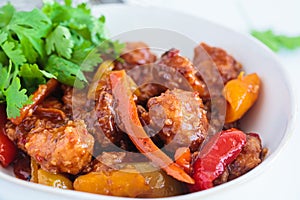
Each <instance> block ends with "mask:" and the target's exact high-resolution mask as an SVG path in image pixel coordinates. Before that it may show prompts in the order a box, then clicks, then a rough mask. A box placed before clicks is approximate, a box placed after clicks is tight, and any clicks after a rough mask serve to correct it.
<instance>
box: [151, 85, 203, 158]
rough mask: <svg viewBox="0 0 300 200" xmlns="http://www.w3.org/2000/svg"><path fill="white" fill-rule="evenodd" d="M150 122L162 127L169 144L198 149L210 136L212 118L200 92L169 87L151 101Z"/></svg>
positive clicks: (160, 130)
mask: <svg viewBox="0 0 300 200" xmlns="http://www.w3.org/2000/svg"><path fill="white" fill-rule="evenodd" d="M148 108H149V117H150V124H151V125H152V127H154V129H156V130H157V131H158V136H159V138H160V139H161V140H162V141H163V142H164V144H165V148H166V149H167V150H169V151H172V152H175V150H176V149H177V148H178V147H190V150H191V152H194V151H197V150H198V149H199V147H200V145H201V144H202V142H203V141H204V139H205V138H206V136H207V131H208V121H207V118H206V111H205V110H204V109H203V104H202V100H201V98H200V97H199V95H198V93H197V92H189V91H183V90H179V89H174V90H167V92H165V93H163V94H161V95H160V96H159V97H153V98H151V99H150V100H149V101H148Z"/></svg>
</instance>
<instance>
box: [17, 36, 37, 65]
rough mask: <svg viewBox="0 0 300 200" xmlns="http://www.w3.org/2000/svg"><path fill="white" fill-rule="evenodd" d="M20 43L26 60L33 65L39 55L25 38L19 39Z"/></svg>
mask: <svg viewBox="0 0 300 200" xmlns="http://www.w3.org/2000/svg"><path fill="white" fill-rule="evenodd" d="M20 43H21V46H22V50H23V53H24V56H25V58H26V60H27V61H28V62H29V63H35V62H36V61H37V58H38V56H39V55H38V53H37V52H36V50H35V49H34V47H33V46H32V44H31V42H30V41H29V39H28V38H27V37H26V36H23V37H21V38H20Z"/></svg>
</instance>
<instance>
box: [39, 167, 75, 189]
mask: <svg viewBox="0 0 300 200" xmlns="http://www.w3.org/2000/svg"><path fill="white" fill-rule="evenodd" d="M37 175H38V183H40V184H43V185H48V186H52V187H55V188H61V189H70V190H71V189H73V184H72V182H71V181H70V180H69V179H68V178H67V177H65V176H64V175H61V174H53V173H50V172H47V171H45V170H43V169H39V170H38V171H37Z"/></svg>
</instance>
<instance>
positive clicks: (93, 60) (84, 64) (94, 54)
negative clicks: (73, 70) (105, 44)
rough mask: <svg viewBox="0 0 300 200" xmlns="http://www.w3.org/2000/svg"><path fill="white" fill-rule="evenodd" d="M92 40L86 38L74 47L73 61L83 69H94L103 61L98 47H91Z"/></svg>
mask: <svg viewBox="0 0 300 200" xmlns="http://www.w3.org/2000/svg"><path fill="white" fill-rule="evenodd" d="M92 46H93V45H92V44H91V42H89V41H87V40H84V41H83V42H82V43H81V44H80V45H78V46H75V47H74V52H73V55H72V58H71V61H72V62H74V63H76V64H77V65H79V66H81V70H82V71H93V69H94V68H95V66H98V65H99V64H100V63H101V62H102V58H101V56H100V55H101V54H100V52H99V50H98V49H97V48H91V47H92Z"/></svg>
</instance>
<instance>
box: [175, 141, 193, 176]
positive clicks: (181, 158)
mask: <svg viewBox="0 0 300 200" xmlns="http://www.w3.org/2000/svg"><path fill="white" fill-rule="evenodd" d="M174 157H175V162H176V163H177V164H178V165H179V166H181V167H182V168H183V169H184V171H186V172H187V173H189V172H190V167H191V166H190V165H191V161H192V154H191V151H190V148H189V147H180V148H178V149H177V150H176V152H175V155H174Z"/></svg>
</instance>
